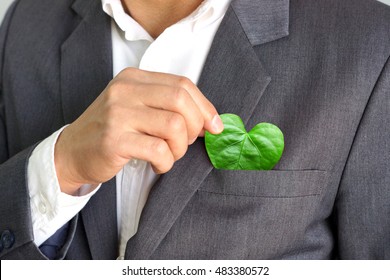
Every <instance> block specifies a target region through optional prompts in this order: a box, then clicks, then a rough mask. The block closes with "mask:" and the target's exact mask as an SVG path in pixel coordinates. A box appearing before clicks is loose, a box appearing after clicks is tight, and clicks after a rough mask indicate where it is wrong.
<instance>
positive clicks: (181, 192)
mask: <svg viewBox="0 0 390 280" xmlns="http://www.w3.org/2000/svg"><path fill="white" fill-rule="evenodd" d="M43 18H44V19H45V20H42V19H43ZM0 40H1V41H0V58H1V63H0V69H1V70H0V71H1V75H0V77H1V80H0V82H1V87H0V89H1V93H0V94H1V95H0V97H1V99H0V109H1V110H0V116H1V123H0V144H1V147H0V155H1V161H2V162H3V163H2V164H1V166H0V191H1V193H2V196H1V198H0V200H1V203H0V213H1V216H0V217H1V219H0V232H2V231H4V230H12V232H13V233H14V234H15V237H16V239H15V240H16V241H15V244H14V246H13V247H11V248H9V249H6V250H3V251H2V252H0V258H2V259H18V258H20V259H30V258H31V259H36V258H44V257H43V256H42V254H40V252H39V250H38V249H37V248H36V247H35V246H34V245H33V236H32V229H31V218H30V216H29V211H30V210H29V199H28V193H27V188H26V179H25V177H26V173H25V172H26V164H27V161H28V155H29V153H30V152H31V150H32V149H33V146H34V145H35V144H36V143H37V142H39V141H41V140H42V139H44V138H45V137H47V136H48V135H50V133H51V132H53V131H55V130H56V129H58V128H59V127H61V126H62V125H63V124H65V123H69V122H72V121H73V120H74V119H76V118H77V117H78V116H79V115H80V114H81V113H82V112H83V111H84V110H85V109H86V107H87V106H88V105H89V104H90V103H91V102H92V101H93V100H94V99H95V98H96V97H97V96H98V95H99V94H100V92H101V91H102V90H103V89H104V87H105V86H106V85H107V83H108V82H109V81H110V79H111V77H112V57H111V35H110V19H109V17H107V16H106V15H105V14H104V13H103V12H102V10H101V5H100V1H96V0H75V1H74V0H59V1H56V5H52V4H51V2H50V1H49V0H20V1H17V4H16V5H14V6H13V7H12V8H11V10H10V12H9V14H8V17H7V18H6V20H5V21H4V23H3V25H2V27H1V31H0ZM26 46H28V47H26ZM389 56H390V9H389V7H387V6H386V5H384V4H381V3H378V2H376V1H370V0H343V1H341V0H323V1H309V0H291V1H287V0H274V1H268V0H258V1H247V0H235V1H233V2H232V5H231V7H230V8H229V9H228V11H227V14H226V16H225V18H224V19H223V21H222V23H221V26H220V28H219V30H218V32H217V34H216V36H215V39H214V42H213V45H212V47H211V50H210V53H209V55H208V58H207V61H206V64H205V66H204V69H203V72H202V75H201V78H200V81H199V88H200V89H201V91H202V92H203V93H204V94H205V95H206V96H207V98H208V99H209V100H210V101H211V102H212V103H213V104H214V105H215V106H216V108H217V109H218V111H219V112H220V113H235V114H238V115H240V116H241V117H242V119H243V121H244V123H245V124H246V126H247V129H248V130H249V129H251V128H252V127H253V126H254V125H255V124H256V123H259V122H271V123H274V124H276V125H277V126H279V127H280V128H281V130H282V131H283V133H284V137H285V151H284V154H283V156H282V158H281V161H280V162H279V163H278V165H277V166H276V167H275V168H274V170H271V171H232V170H229V171H228V170H216V169H214V168H213V167H212V165H211V163H210V161H209V159H208V157H207V154H206V151H205V147H204V141H203V139H198V140H197V141H196V142H195V143H194V144H193V145H191V146H190V148H189V150H188V152H187V154H186V155H185V157H184V158H182V159H181V160H179V161H178V162H177V163H176V164H175V165H174V168H173V169H172V170H171V171H170V172H169V173H167V174H165V175H163V176H161V177H160V179H159V180H158V182H157V183H156V184H155V186H154V187H153V189H152V191H151V193H150V196H149V199H148V201H147V204H146V206H145V208H144V211H143V213H142V216H141V220H140V224H139V229H138V232H137V234H136V235H135V236H134V237H133V238H131V239H130V240H129V241H128V243H127V249H126V258H127V259H334V258H342V259H390V219H389V213H390V158H389V157H390V145H389V139H390V132H389V125H388V124H389V123H390V117H389V116H390V65H389V64H390V62H389ZM114 184H115V182H114V181H112V180H111V181H110V182H108V183H107V184H105V185H104V186H103V187H102V189H101V190H100V191H99V192H98V193H97V194H96V195H95V196H94V197H93V198H92V199H91V201H90V203H88V204H87V206H86V207H85V209H83V210H82V211H81V214H80V215H78V216H77V217H75V219H74V220H73V222H72V225H74V226H76V228H75V229H74V230H72V231H71V234H69V236H68V240H67V244H68V245H70V246H69V249H68V251H67V252H64V255H65V256H64V257H65V258H67V259H89V258H92V259H113V258H115V257H116V254H117V248H118V244H117V227H116V214H115V210H116V209H115V208H116V205H115V186H114ZM76 222H77V223H76Z"/></svg>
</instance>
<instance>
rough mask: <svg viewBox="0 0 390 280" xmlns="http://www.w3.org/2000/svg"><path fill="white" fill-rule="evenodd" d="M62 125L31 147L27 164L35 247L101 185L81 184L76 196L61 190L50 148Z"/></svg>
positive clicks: (65, 221)
mask: <svg viewBox="0 0 390 280" xmlns="http://www.w3.org/2000/svg"><path fill="white" fill-rule="evenodd" d="M65 127H66V126H64V127H62V128H61V129H59V130H58V131H56V132H55V133H53V134H52V135H51V136H49V137H48V138H46V139H45V140H43V141H42V142H41V143H40V144H39V145H38V146H37V147H36V148H35V149H34V151H33V152H32V154H31V156H30V158H29V162H28V166H27V182H28V189H29V195H30V206H31V217H32V226H33V232H34V242H35V244H36V245H37V246H40V245H41V244H42V243H43V242H45V241H46V240H47V239H48V238H49V237H50V236H52V235H53V234H54V233H55V232H56V231H57V230H58V229H59V228H61V227H62V226H63V225H64V224H66V223H67V222H68V221H69V220H71V219H72V218H73V217H74V216H75V215H76V214H77V213H78V212H80V210H81V209H82V208H83V207H84V206H85V205H86V204H87V202H88V201H89V199H90V198H91V197H92V196H93V195H94V194H95V193H96V192H97V191H98V189H99V188H100V186H101V184H100V185H98V186H97V187H96V186H95V185H83V186H82V187H81V189H80V192H79V193H80V194H83V195H79V196H72V195H68V194H66V193H63V192H61V189H60V185H59V182H58V179H57V173H56V169H55V163H54V147H55V144H56V142H57V139H58V136H59V135H60V134H61V132H62V131H63V130H64V128H65Z"/></svg>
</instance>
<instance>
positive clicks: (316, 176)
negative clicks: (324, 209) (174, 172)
mask: <svg viewBox="0 0 390 280" xmlns="http://www.w3.org/2000/svg"><path fill="white" fill-rule="evenodd" d="M327 178H328V172H326V171H320V170H293V171H292V170H270V171H257V170H217V169H214V170H213V171H212V172H211V174H210V175H209V176H208V177H207V179H206V180H205V182H204V183H203V184H202V186H201V187H200V189H199V191H200V192H210V193H215V194H221V195H236V196H249V197H264V198H266V197H269V198H293V197H304V196H317V195H320V194H321V191H322V189H323V188H324V187H325V185H326V182H327Z"/></svg>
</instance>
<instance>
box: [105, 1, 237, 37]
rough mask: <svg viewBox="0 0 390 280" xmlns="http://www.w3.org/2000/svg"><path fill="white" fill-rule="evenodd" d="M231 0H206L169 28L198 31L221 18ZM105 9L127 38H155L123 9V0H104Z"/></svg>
mask: <svg viewBox="0 0 390 280" xmlns="http://www.w3.org/2000/svg"><path fill="white" fill-rule="evenodd" d="M230 1H231V0H204V1H203V2H202V3H201V4H200V5H199V7H198V8H197V9H196V10H195V11H194V12H192V13H191V14H190V15H189V16H187V17H186V18H184V19H182V20H180V21H179V22H178V23H176V24H174V25H172V26H170V27H169V28H167V30H168V29H171V28H176V27H181V28H184V29H185V30H186V31H189V32H197V31H199V30H201V29H202V28H205V27H207V26H208V25H210V24H211V23H213V22H214V21H216V20H218V19H219V18H221V17H222V16H223V15H224V14H225V12H226V9H227V6H228V5H229V4H230ZM102 8H103V11H104V12H105V13H106V14H108V15H109V16H110V17H112V18H113V19H114V21H115V23H116V24H117V25H118V27H119V28H120V29H121V30H122V31H123V32H124V33H125V38H126V40H129V41H138V40H147V41H149V42H153V41H154V39H153V38H152V37H151V36H150V35H149V34H148V32H146V30H145V29H144V28H143V27H142V26H141V25H140V24H139V23H138V22H136V21H135V20H134V19H133V18H132V17H131V16H129V15H128V14H127V13H126V12H125V10H124V9H123V6H122V2H121V0H102Z"/></svg>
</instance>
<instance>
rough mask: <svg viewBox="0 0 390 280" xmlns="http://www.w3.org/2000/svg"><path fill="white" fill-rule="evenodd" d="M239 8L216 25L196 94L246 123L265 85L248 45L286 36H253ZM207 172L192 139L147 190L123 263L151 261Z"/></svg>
mask: <svg viewBox="0 0 390 280" xmlns="http://www.w3.org/2000/svg"><path fill="white" fill-rule="evenodd" d="M241 2H243V3H241ZM241 2H240V1H236V2H234V3H233V4H232V7H230V8H229V9H228V11H227V13H226V15H225V17H224V19H223V21H222V23H221V26H220V28H219V30H218V32H217V34H216V36H215V39H214V42H213V45H212V47H211V49H210V52H209V56H208V58H207V60H206V63H205V66H204V68H203V72H202V75H201V77H200V81H199V88H200V89H201V91H202V92H203V93H204V94H205V95H206V96H207V97H208V99H209V100H210V101H211V102H212V103H213V104H214V105H215V106H216V108H217V110H218V111H219V112H220V113H234V114H238V115H240V116H241V118H242V120H243V121H244V123H246V122H247V121H248V120H249V118H250V116H251V114H252V112H253V110H254V109H255V107H256V105H257V104H258V102H259V100H260V98H261V96H262V94H263V93H264V91H265V89H266V87H267V85H268V83H269V82H270V80H271V78H270V77H269V76H268V75H267V73H266V71H265V69H264V67H263V66H262V64H261V62H260V60H259V58H258V56H257V55H256V53H255V52H254V50H253V46H252V44H253V42H268V41H271V40H274V39H277V38H280V37H283V36H285V35H287V32H282V30H275V29H277V27H274V28H273V29H274V31H275V32H278V31H280V32H279V33H278V34H279V35H278V36H276V35H275V34H276V33H275V32H274V33H272V32H269V33H268V34H264V33H262V34H260V35H259V34H257V32H258V30H256V28H253V26H252V25H251V24H245V23H244V24H243V20H241V18H240V15H241V16H242V18H243V19H244V20H245V18H244V10H243V9H242V8H243V6H242V5H248V3H250V2H249V1H247V0H245V1H241ZM265 2H267V1H265ZM275 2H279V4H280V2H286V3H287V9H288V1H284V0H283V1H275ZM240 3H241V4H240ZM270 3H271V4H270ZM270 3H268V4H269V5H271V6H272V5H273V4H272V3H273V2H272V1H271V2H270ZM268 4H267V5H268ZM257 5H259V7H256V9H258V10H261V9H262V8H264V7H262V6H264V5H265V4H264V5H262V4H260V3H257ZM274 8H276V7H275V6H274ZM268 12H269V10H268ZM280 20H283V21H285V22H287V24H279V25H278V26H280V27H283V29H284V31H286V30H287V29H286V25H287V26H288V16H287V17H284V18H283V19H282V16H280ZM279 23H280V22H279ZM270 24H271V23H266V24H265V25H266V26H269V25H270ZM263 28H265V27H263ZM267 28H268V27H267ZM268 29H272V28H271V27H269V28H268ZM280 29H282V28H280ZM264 30H265V29H264ZM256 34H257V35H256ZM212 169H213V167H212V165H211V163H210V161H209V159H208V156H207V154H206V151H205V148H204V141H203V139H198V141H196V142H195V143H194V144H193V145H191V146H190V148H189V150H188V152H187V154H186V156H185V157H184V158H182V159H181V160H180V161H178V162H176V163H175V166H174V168H173V169H172V170H171V171H170V172H169V173H168V174H165V175H163V176H161V177H160V180H159V181H158V182H157V183H156V184H155V186H154V187H153V189H152V191H151V193H150V195H149V198H148V202H147V204H146V206H145V208H144V210H143V213H142V217H141V221H140V224H139V228H138V232H137V234H136V235H135V236H134V237H133V238H132V239H130V240H129V242H128V244H127V248H126V255H125V257H126V258H127V259H148V258H150V257H151V255H152V254H153V252H154V251H155V249H156V248H157V247H158V245H159V244H160V242H161V241H162V240H163V238H164V237H165V236H166V234H167V233H168V232H169V230H170V228H171V227H172V225H173V224H174V222H175V221H176V219H177V218H178V216H179V215H180V213H181V212H182V211H183V209H184V207H185V206H186V205H187V203H188V202H189V200H190V199H191V197H192V196H193V195H194V193H195V192H196V191H197V189H198V188H199V186H200V184H201V183H202V182H203V181H204V179H205V178H206V177H207V176H208V174H209V173H210V172H211V170H212Z"/></svg>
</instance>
